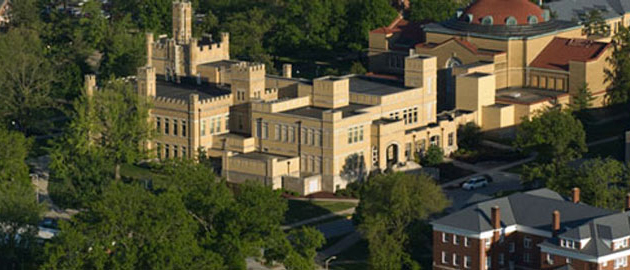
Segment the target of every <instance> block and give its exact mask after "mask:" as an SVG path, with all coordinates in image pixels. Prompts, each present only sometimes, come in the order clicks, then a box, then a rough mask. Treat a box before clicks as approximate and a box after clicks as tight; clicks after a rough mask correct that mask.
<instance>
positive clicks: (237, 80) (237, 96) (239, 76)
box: [230, 62, 265, 104]
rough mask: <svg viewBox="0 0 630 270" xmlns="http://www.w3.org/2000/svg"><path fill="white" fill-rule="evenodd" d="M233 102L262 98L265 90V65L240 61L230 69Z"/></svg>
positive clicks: (238, 102) (240, 102)
mask: <svg viewBox="0 0 630 270" xmlns="http://www.w3.org/2000/svg"><path fill="white" fill-rule="evenodd" d="M230 78H231V87H232V98H233V100H234V104H242V103H247V102H250V101H251V100H255V99H262V96H263V95H264V90H265V65H264V64H260V63H248V62H240V63H237V64H234V65H232V67H231V69H230Z"/></svg>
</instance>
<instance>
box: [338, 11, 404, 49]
mask: <svg viewBox="0 0 630 270" xmlns="http://www.w3.org/2000/svg"><path fill="white" fill-rule="evenodd" d="M397 15H398V12H397V11H396V9H394V8H393V7H392V6H391V3H390V1H389V0H352V1H350V2H349V6H348V16H347V18H348V25H347V29H346V31H344V33H345V37H346V39H347V40H346V43H347V44H348V47H349V48H350V49H352V50H356V51H358V50H361V49H363V48H365V46H366V45H367V41H368V35H369V32H370V31H371V30H373V29H376V28H378V27H382V26H384V25H389V24H390V23H391V22H392V21H393V20H394V19H395V18H396V16H397Z"/></svg>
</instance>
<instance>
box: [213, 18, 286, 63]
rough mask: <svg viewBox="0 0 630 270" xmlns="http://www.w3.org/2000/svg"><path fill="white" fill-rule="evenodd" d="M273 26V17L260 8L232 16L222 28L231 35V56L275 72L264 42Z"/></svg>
mask: <svg viewBox="0 0 630 270" xmlns="http://www.w3.org/2000/svg"><path fill="white" fill-rule="evenodd" d="M273 24H274V20H273V17H270V16H269V14H268V13H266V12H265V11H264V10H262V9H258V8H253V9H250V10H248V11H246V12H239V13H235V14H232V15H230V16H229V17H228V18H227V20H226V22H225V23H224V24H223V25H222V27H221V28H222V29H223V30H224V31H225V32H228V33H230V55H231V56H232V57H234V58H238V59H243V60H248V61H254V62H261V63H264V64H265V65H266V68H267V70H268V71H273V62H272V61H271V57H270V56H269V55H268V51H267V50H266V49H265V47H264V46H263V42H262V41H263V40H264V39H265V35H266V34H267V32H268V31H269V30H270V29H271V27H272V26H273Z"/></svg>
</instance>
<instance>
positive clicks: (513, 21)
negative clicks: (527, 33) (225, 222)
mask: <svg viewBox="0 0 630 270" xmlns="http://www.w3.org/2000/svg"><path fill="white" fill-rule="evenodd" d="M516 24H517V21H516V18H514V17H513V16H510V17H508V18H507V19H505V25H516Z"/></svg>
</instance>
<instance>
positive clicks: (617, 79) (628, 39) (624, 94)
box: [605, 26, 630, 104]
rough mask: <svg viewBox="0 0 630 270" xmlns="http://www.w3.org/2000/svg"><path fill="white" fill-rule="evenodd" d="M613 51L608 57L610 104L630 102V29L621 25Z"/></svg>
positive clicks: (608, 95)
mask: <svg viewBox="0 0 630 270" xmlns="http://www.w3.org/2000/svg"><path fill="white" fill-rule="evenodd" d="M612 44H613V52H612V55H611V56H610V57H609V58H608V59H607V61H608V63H609V64H610V66H611V68H610V69H607V70H606V71H605V72H606V80H607V81H609V82H611V86H610V89H609V90H608V93H607V94H606V98H607V102H608V103H609V104H619V103H626V102H630V29H629V28H627V27H623V26H622V27H620V28H619V29H618V32H617V33H616V34H615V36H613V40H612Z"/></svg>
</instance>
